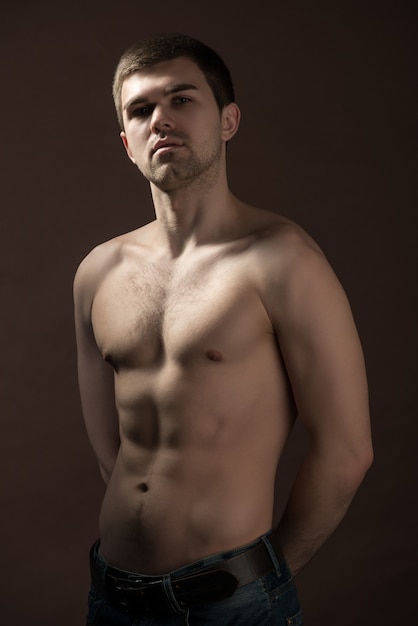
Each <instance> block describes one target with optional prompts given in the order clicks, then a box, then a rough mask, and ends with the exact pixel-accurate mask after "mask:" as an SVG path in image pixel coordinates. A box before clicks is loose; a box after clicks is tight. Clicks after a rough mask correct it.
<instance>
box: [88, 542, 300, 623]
mask: <svg viewBox="0 0 418 626" xmlns="http://www.w3.org/2000/svg"><path fill="white" fill-rule="evenodd" d="M260 541H263V542H264V544H265V545H266V548H267V549H268V551H269V553H270V555H271V558H272V562H273V565H274V570H273V568H272V572H270V573H269V574H267V575H266V576H264V577H262V578H258V579H257V580H255V581H253V582H251V583H248V584H247V585H243V586H242V587H238V589H237V590H236V591H235V593H234V594H233V595H232V596H231V597H230V598H227V599H226V600H220V601H216V602H211V603H209V604H201V605H193V606H191V607H190V608H188V609H186V610H182V609H181V608H180V607H179V609H178V611H175V609H174V610H173V612H172V613H169V614H164V615H156V616H149V615H147V616H138V615H128V614H126V613H123V612H122V611H120V610H119V609H118V608H116V607H113V606H111V605H110V604H109V603H108V602H107V601H106V598H105V597H104V596H102V595H101V594H100V593H99V592H98V591H97V590H96V589H95V588H94V586H93V585H92V587H91V589H90V593H89V600H88V602H89V611H88V615H87V622H86V624H87V626H186V625H189V626H291V625H294V626H300V625H301V624H302V613H301V610H300V605H299V599H298V595H297V591H296V587H295V585H294V582H293V579H292V576H291V574H290V572H289V568H288V567H287V564H286V561H284V560H282V559H278V558H277V556H276V554H275V553H274V550H273V548H272V546H271V544H270V542H269V539H268V534H267V535H263V536H262V537H260V538H259V539H258V540H257V541H255V542H253V543H252V544H249V545H248V546H245V547H243V548H238V549H236V550H231V551H229V552H223V553H221V554H215V555H213V556H210V557H207V558H205V559H202V560H200V561H198V562H196V563H191V564H190V565H186V566H185V567H181V568H179V569H177V570H175V572H172V573H171V574H168V575H167V576H165V577H164V578H165V579H166V582H167V584H168V585H169V587H170V588H171V582H170V581H171V577H174V578H175V577H177V576H185V575H186V574H190V573H191V572H193V571H196V570H199V569H201V568H203V567H207V566H209V565H211V564H212V563H213V562H215V561H219V559H222V558H230V557H231V556H235V555H237V554H239V553H240V552H243V551H244V550H246V549H248V548H249V547H251V546H252V545H254V544H256V543H258V542H260ZM94 559H95V562H96V564H97V565H99V566H100V567H101V568H103V570H105V569H106V567H108V565H109V564H108V563H107V562H106V560H105V559H104V558H103V556H102V555H101V554H100V552H99V551H98V550H96V551H95V554H94Z"/></svg>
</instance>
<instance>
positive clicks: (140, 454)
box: [92, 234, 294, 574]
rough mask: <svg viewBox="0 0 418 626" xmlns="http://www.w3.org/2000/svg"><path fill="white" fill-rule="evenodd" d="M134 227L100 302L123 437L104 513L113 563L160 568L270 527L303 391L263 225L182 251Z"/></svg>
mask: <svg viewBox="0 0 418 626" xmlns="http://www.w3.org/2000/svg"><path fill="white" fill-rule="evenodd" d="M141 237H142V236H141V235H138V234H135V235H129V236H125V238H122V239H121V240H120V241H119V243H118V244H117V246H116V247H115V244H113V246H114V248H115V249H117V253H113V255H114V258H113V261H112V263H111V266H110V267H111V269H110V271H108V272H107V273H106V276H105V277H104V278H103V280H101V282H100V284H99V286H98V289H97V292H96V294H95V297H94V301H93V305H92V324H93V329H94V334H95V338H96V342H97V345H98V347H99V349H100V350H101V352H102V355H103V358H105V359H106V360H108V361H109V362H110V363H111V365H112V366H113V367H114V369H115V398H116V405H117V409H118V414H119V420H120V437H121V447H120V451H119V455H118V459H117V462H116V465H115V468H114V471H113V474H112V477H111V480H110V483H109V485H108V489H107V492H106V495H105V498H104V502H103V506H102V511H101V516H100V534H101V549H102V552H103V554H104V555H105V557H106V558H107V559H108V560H109V561H110V562H111V563H113V564H114V565H116V566H119V567H122V568H124V569H129V570H132V571H140V572H143V573H148V574H153V573H161V572H166V571H170V570H172V569H174V568H176V567H180V566H182V565H184V564H186V563H189V562H191V561H194V560H197V559H199V558H202V557H204V556H207V555H209V554H212V553H215V552H219V551H222V550H227V549H231V548H234V547H237V546H239V545H244V544H245V543H247V542H250V541H252V540H253V539H255V538H256V537H257V536H259V535H260V534H262V533H264V532H266V531H267V530H269V528H270V527H271V525H272V518H273V506H274V481H275V474H276V468H277V463H278V460H279V457H280V454H281V451H282V449H283V446H284V443H285V441H286V439H287V436H288V434H289V431H290V428H291V425H292V422H293V417H294V416H293V412H292V399H291V396H290V393H289V388H288V381H287V377H286V372H285V368H284V366H283V363H282V359H281V355H280V350H279V348H278V344H277V339H276V337H275V334H274V332H273V329H272V326H271V323H270V319H269V316H268V313H267V311H266V308H265V306H264V304H263V301H262V297H261V296H260V285H259V279H258V275H257V267H258V259H259V254H260V252H259V248H260V245H259V243H258V238H257V235H252V236H247V237H243V238H241V239H239V240H237V241H234V242H229V243H226V244H219V245H213V246H203V247H201V248H196V249H194V250H193V251H192V252H190V253H189V254H187V255H184V256H183V257H181V258H180V259H178V260H177V261H172V260H171V261H169V260H168V259H165V258H164V257H163V256H161V255H160V256H159V255H158V254H157V253H156V252H155V251H152V249H150V248H149V247H147V246H146V245H144V244H143V243H142V238H141Z"/></svg>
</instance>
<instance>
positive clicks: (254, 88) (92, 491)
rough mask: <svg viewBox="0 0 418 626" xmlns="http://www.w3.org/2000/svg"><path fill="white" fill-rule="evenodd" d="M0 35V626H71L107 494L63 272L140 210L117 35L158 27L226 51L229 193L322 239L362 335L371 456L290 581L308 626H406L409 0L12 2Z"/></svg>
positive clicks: (411, 120)
mask: <svg viewBox="0 0 418 626" xmlns="http://www.w3.org/2000/svg"><path fill="white" fill-rule="evenodd" d="M411 6H412V5H411ZM0 24H1V25H0V42H1V66H2V75H1V93H2V95H1V117H0V124H1V253H2V263H1V293H2V306H1V319H2V322H1V344H0V345H1V362H2V376H1V394H2V395H1V422H2V430H1V432H2V437H1V452H0V458H1V515H0V530H1V535H0V536H1V557H0V559H1V574H0V576H1V581H0V583H1V584H0V594H1V596H0V603H1V606H0V616H1V621H2V623H4V624H14V625H17V626H23V625H26V624H30V625H31V626H38V625H39V626H41V625H42V626H57V625H58V624H59V625H60V626H78V625H81V624H83V616H84V612H85V609H84V605H85V594H86V592H87V586H88V570H87V552H88V548H89V546H90V544H91V543H92V541H93V540H94V539H95V538H96V535H97V514H98V508H99V505H100V501H101V498H102V494H103V487H102V484H101V479H100V477H99V474H98V471H97V469H96V464H95V461H94V459H93V455H92V453H91V450H90V447H89V444H88V441H87V438H86V435H85V432H84V426H83V422H82V418H81V413H80V408H79V401H78V392H77V386H76V371H75V350H74V338H73V322H72V297H71V286H72V277H73V274H74V271H75V269H76V266H77V264H78V262H79V261H80V259H81V258H82V257H83V256H84V255H85V254H86V253H87V252H88V251H89V250H90V249H91V248H92V247H93V246H94V245H95V244H96V243H99V242H101V241H103V240H105V239H108V238H110V237H112V236H114V235H116V234H118V233H120V232H123V231H126V230H129V229H132V228H135V227H136V226H138V225H141V224H143V223H144V222H146V221H148V220H149V219H150V218H151V217H152V205H151V202H150V197H149V193H148V189H147V185H146V184H145V182H144V181H143V180H142V179H141V177H140V175H138V174H137V173H136V171H135V169H134V168H133V167H132V165H131V164H130V163H129V162H128V160H127V159H126V157H125V155H124V152H123V148H122V146H121V144H120V140H119V138H118V129H117V124H116V121H115V116H114V112H113V108H112V107H113V104H112V100H111V95H110V83H111V79H112V73H113V69H114V66H115V64H116V62H117V59H118V57H119V55H120V54H121V52H122V51H123V50H124V49H125V48H126V47H127V45H129V44H130V43H131V42H132V41H133V40H135V39H136V38H137V37H140V36H142V35H143V34H148V33H151V32H155V31H161V30H180V31H183V32H187V33H189V34H191V35H193V36H196V37H198V38H201V39H203V40H204V41H206V42H207V43H208V44H209V45H212V46H213V47H215V48H216V49H217V50H218V51H219V52H220V53H221V55H223V56H224V58H225V60H226V62H227V63H228V64H229V66H230V68H231V71H232V74H233V76H234V78H235V83H236V90H237V99H238V102H239V103H240V105H241V108H242V112H243V121H242V127H241V130H240V133H239V135H238V136H237V138H236V139H234V141H233V142H232V144H231V146H230V152H229V161H230V183H231V187H232V189H233V191H234V192H235V193H236V194H237V195H238V196H239V197H241V198H242V199H245V200H247V201H249V202H252V203H254V204H257V205H260V206H263V207H265V208H269V209H271V210H273V211H277V212H281V213H283V214H285V215H287V216H288V217H290V218H291V219H294V220H296V221H297V222H299V223H300V224H301V225H302V226H304V227H305V228H306V229H307V230H308V231H309V232H310V233H311V234H312V235H313V236H314V237H315V238H316V240H317V241H318V242H319V243H320V245H321V246H322V247H323V249H324V251H325V252H326V254H327V256H328V258H329V260H330V261H331V263H332V265H333V266H334V268H335V270H336V272H337V274H338V275H339V277H340V279H341V280H342V282H343V284H344V286H345V288H346V290H347V292H348V295H349V297H350V300H351V303H352V307H353V310H354V313H355V317H356V319H357V323H358V327H359V331H360V334H361V337H362V340H363V344H364V349H365V353H366V359H367V364H368V370H369V378H370V391H371V408H372V416H373V431H374V442H375V450H376V460H375V463H374V466H373V469H372V470H371V471H370V473H369V475H368V477H367V479H366V481H365V483H364V484H363V486H362V488H361V490H360V492H359V494H358V496H357V498H356V500H355V502H354V504H353V506H352V508H351V510H350V512H349V514H348V516H347V518H346V519H345V521H344V522H343V524H342V525H341V527H340V528H339V529H338V531H337V532H336V533H335V535H334V536H333V537H332V539H331V540H330V541H329V543H328V544H327V545H326V546H325V547H324V548H323V550H322V551H321V552H320V554H319V555H318V556H317V557H316V558H315V559H314V560H313V562H312V563H311V564H310V565H309V566H308V567H307V568H306V570H305V571H304V572H303V573H302V574H301V575H300V577H299V588H300V595H301V598H302V602H303V605H304V609H305V618H306V624H307V626H319V625H323V624H325V625H330V626H351V625H353V624H359V625H362V624H372V625H373V626H374V625H376V626H389V625H392V624H412V623H415V620H416V618H415V619H414V616H415V606H414V605H415V595H416V584H417V583H418V577H417V568H416V560H417V554H418V550H417V540H416V526H417V515H416V491H417V489H416V470H417V462H416V441H417V431H418V427H417V412H416V407H415V404H416V403H415V401H414V400H415V387H416V374H417V370H416V342H415V340H416V313H414V303H415V294H416V271H415V267H416V266H415V259H416V247H417V244H416V239H417V229H416V225H417V221H416V209H417V202H416V201H417V186H416V176H417V175H416V166H417V105H418V97H417V89H416V62H417V45H416V41H417V35H416V33H417V20H416V16H415V15H414V14H413V13H412V11H411V10H410V9H408V5H407V4H406V3H405V2H402V1H400V2H395V1H394V2H391V3H390V2H386V3H385V2H383V3H382V2H375V3H373V4H372V3H368V2H362V3H360V2H358V3H356V2H354V3H353V2H351V3H341V2H331V1H330V2H329V3H324V2H310V3H308V2H305V3H304V4H301V2H298V1H297V0H295V1H294V2H291V1H290V0H289V1H287V2H286V1H285V2H280V1H277V2H275V3H272V4H271V6H270V4H269V3H268V2H266V1H265V0H263V1H261V2H256V3H250V4H246V3H241V2H228V1H227V0H212V1H211V2H210V3H208V4H207V6H204V5H203V4H199V3H197V2H196V0H194V1H192V0H177V1H167V0H161V1H160V2H154V3H150V2H139V1H134V0H121V1H119V2H116V1H114V2H106V1H104V0H102V1H101V2H99V1H97V0H95V1H90V2H89V1H88V0H86V1H83V0H77V1H75V0H73V1H72V2H69V1H68V2H61V3H60V2H58V1H56V0H54V1H53V0H51V1H40V2H36V1H34V2H28V1H27V2H20V3H15V2H12V1H9V2H7V1H6V2H3V3H2V7H1V17H0ZM298 442H299V439H298V437H296V439H295V441H294V444H293V448H291V450H290V452H289V453H288V455H287V458H288V463H289V471H290V468H291V466H292V465H294V463H295V460H296V459H297V457H298V449H299V443H298ZM284 482H286V481H284Z"/></svg>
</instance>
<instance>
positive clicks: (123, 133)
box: [120, 131, 135, 163]
mask: <svg viewBox="0 0 418 626" xmlns="http://www.w3.org/2000/svg"><path fill="white" fill-rule="evenodd" d="M120 138H121V139H122V143H123V145H124V146H125V150H126V154H127V155H128V157H129V158H130V159H131V161H132V163H135V159H134V157H133V154H132V152H131V149H130V147H129V144H128V139H127V137H126V134H125V132H124V131H122V132H121V134H120Z"/></svg>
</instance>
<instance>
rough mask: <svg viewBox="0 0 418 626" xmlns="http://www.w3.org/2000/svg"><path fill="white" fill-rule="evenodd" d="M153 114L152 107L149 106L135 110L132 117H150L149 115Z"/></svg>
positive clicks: (131, 113)
mask: <svg viewBox="0 0 418 626" xmlns="http://www.w3.org/2000/svg"><path fill="white" fill-rule="evenodd" d="M151 113H152V107H151V106H149V105H147V106H143V107H138V108H136V109H133V110H132V111H131V112H130V117H148V115H151Z"/></svg>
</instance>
